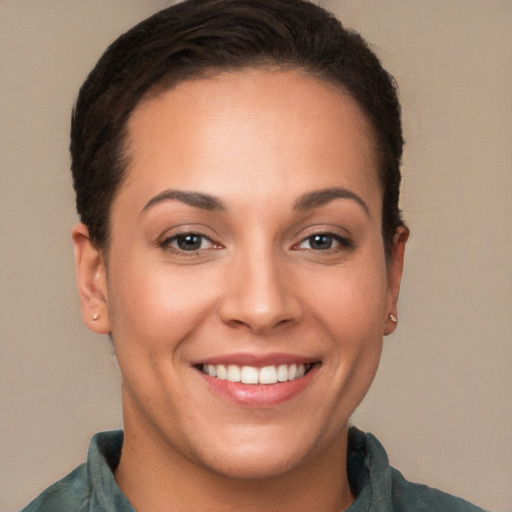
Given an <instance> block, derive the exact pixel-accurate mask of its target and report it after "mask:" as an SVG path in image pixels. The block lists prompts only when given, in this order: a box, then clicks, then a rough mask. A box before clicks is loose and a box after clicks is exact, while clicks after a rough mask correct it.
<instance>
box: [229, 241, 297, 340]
mask: <svg viewBox="0 0 512 512" xmlns="http://www.w3.org/2000/svg"><path fill="white" fill-rule="evenodd" d="M232 263H233V264H232V265H231V266H230V268H229V270H228V273H229V275H228V277H227V282H226V285H227V288H226V289H227V293H226V294H225V295H224V297H223V300H222V303H221V307H220V315H221V318H222V321H223V322H224V323H226V324H228V325H231V326H233V327H245V328H247V329H250V330H251V331H252V332H254V333H257V334H263V333H268V332H271V331H273V330H274V329H276V328H279V327H283V326H285V325H292V324H294V323H296V322H298V321H299V319H300V317H301V315H302V305H301V301H300V300H299V297H298V295H297V293H295V290H294V280H293V276H292V272H291V270H290V268H289V265H290V264H289V263H287V262H286V261H283V260H282V259H280V258H279V257H278V256H276V255H274V254H272V251H267V252H266V253H263V251H260V253H259V254H255V253H254V252H253V253H252V254H250V255H240V256H239V257H238V259H237V260H236V261H234V262H232Z"/></svg>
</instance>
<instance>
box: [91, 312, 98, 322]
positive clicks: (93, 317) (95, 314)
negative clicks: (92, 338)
mask: <svg viewBox="0 0 512 512" xmlns="http://www.w3.org/2000/svg"><path fill="white" fill-rule="evenodd" d="M99 317H100V315H98V313H94V315H92V317H91V318H92V320H93V321H94V322H95V321H96V320H98V318H99Z"/></svg>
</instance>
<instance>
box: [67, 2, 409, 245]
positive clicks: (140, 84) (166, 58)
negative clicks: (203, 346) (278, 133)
mask: <svg viewBox="0 0 512 512" xmlns="http://www.w3.org/2000/svg"><path fill="white" fill-rule="evenodd" d="M267 65H278V66H290V67H292V68H294V69H301V70H304V71H306V72H309V73H311V74H312V75H314V76H315V77H318V78H321V79H323V80H326V81H328V82H329V83H332V84H335V85H338V86H339V87H341V88H342V89H343V90H344V91H345V92H346V93H348V94H350V95H351V96H352V97H353V98H354V99H355V100H356V101H357V103H358V104H359V106H360V107H361V109H362V110H363V111H364V112H365V114H366V115H367V116H368V118H369V119H370V121H371V122H372V125H373V127H374V130H375V134H376V139H377V140H376V148H377V151H378V153H379V158H380V162H381V166H380V169H379V171H380V173H379V178H380V181H381V185H382V189H383V211H382V234H383V239H384V243H385V247H386V252H387V254H389V253H390V250H391V246H392V240H393V235H394V233H395V231H396V228H397V227H398V226H399V225H401V224H402V220H401V215H400V211H399V208H398V198H399V186H400V160H401V156H402V146H403V139H402V128H401V119H400V104H399V102H398V98H397V92H396V86H395V82H394V80H393V78H392V77H391V76H390V75H389V74H388V73H387V72H386V71H385V70H384V68H383V67H382V65H381V63H380V61H379V59H378V58H377V57H376V55H375V54H374V53H373V52H372V51H371V50H370V49H369V47H368V45H367V44H366V42H365V41H364V39H363V38H362V37H361V36H360V35H358V34H357V33H355V32H353V31H351V30H348V29H346V28H344V27H343V25H342V24H341V23H340V21H339V20H337V19H336V18H335V17H334V16H333V15H332V14H331V13H329V12H327V11H326V10H324V9H322V8H321V7H319V6H317V5H315V4H313V3H310V2H308V1H305V0H188V1H185V2H182V3H179V4H177V5H174V6H172V7H169V8H167V9H164V10H162V11H160V12H158V13H156V14H155V15H153V16H151V17H150V18H148V19H146V20H145V21H143V22H141V23H140V24H138V25H137V26H135V27H134V28H132V29H131V30H129V31H128V32H126V33H125V34H123V35H122V36H121V37H119V38H118V39H117V40H116V41H115V42H114V43H113V44H112V45H111V46H109V48H108V49H107V50H106V52H105V53H104V55H103V56H102V57H101V59H100V60H99V62H98V63H97V65H96V67H95V68H94V69H93V70H92V71H91V73H90V74H89V76H88V78H87V79H86V81H85V83H84V84H83V86H82V88H81V89H80V93H79V96H78V99H77V102H76V105H75V108H74V111H73V118H72V127H71V146H70V149H71V159H72V164H71V169H72V173H73V184H74V187H75V192H76V206H77V211H78V214H79V215H80V218H81V220H82V222H83V223H84V224H85V225H87V227H88V228H89V232H90V236H91V240H92V241H93V242H94V243H95V244H96V245H97V246H98V247H105V246H106V244H107V242H108V237H109V212H110V208H111V204H112V201H113V199H114V197H115V194H116V191H117V190H118V189H119V186H120V185H121V183H122V180H123V176H124V172H125V169H126V166H127V159H126V158H127V156H126V155H127V152H126V151H125V149H126V148H125V142H126V126H127V121H128V119H129V117H130V115H131V113H132V112H133V110H134V108H135V107H136V106H137V104H138V102H139V101H140V100H141V98H142V97H143V96H144V94H145V93H146V92H147V91H148V90H149V89H150V88H152V87H153V86H155V85H157V84H164V85H166V86H167V85H168V86H172V85H174V84H176V83H177V82H180V81H184V80H187V79H191V78H197V77H201V76H205V75H207V74H211V73H215V72H221V71H224V70H233V69H244V68H251V67H252V68H254V67H258V66H267Z"/></svg>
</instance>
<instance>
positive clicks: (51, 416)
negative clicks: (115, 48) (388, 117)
mask: <svg viewBox="0 0 512 512" xmlns="http://www.w3.org/2000/svg"><path fill="white" fill-rule="evenodd" d="M170 3H171V2H169V1H163V0H0V251H1V252H0V266H1V268H0V429H1V430H0V431H1V435H0V510H1V511H2V512H6V511H11V510H15V509H17V508H20V507H21V506H22V505H24V504H26V503H27V502H28V501H29V500H30V499H32V498H33V497H35V495H36V494H38V493H39V492H40V491H42V490H43V489H44V488H45V487H47V486H48V485H49V484H50V483H51V482H53V481H55V480H56V479H58V478H60V477H62V476H63V475H64V474H66V473H67V472H69V471H70V470H71V469H73V468H74V467H75V466H76V465H77V464H79V463H80V462H82V461H83V460H84V459H85V454H86V450H87V446H88V443H89V438H90V437H91V435H92V434H93V433H95V432H97V431H99V430H104V429H111V428H119V427H120V426H121V425H122V418H121V412H120V390H119V387H120V386H119V372H118V370H117V367H116V363H115V360H114V356H113V354H112V350H111V347H110V343H109V341H108V338H106V337H98V336H95V335H93V334H92V333H89V332H88V331H87V330H86V329H85V327H83V325H82V323H81V320H80V309H79V304H78V299H77V297H76V290H75V283H74V270H73V261H72V248H71V241H70V229H71V227H72V225H73V224H74V222H76V214H75V211H74V198H73V194H72V186H71V178H70V174H69V171H68V168H69V159H68V151H67V147H68V131H69V118H70V111H71V107H72V104H73V102H74V99H75V96H76V93H77V90H78V88H79V86H80V84H81V82H82V81H83V80H84V78H85V76H86V74H87V72H88V71H89V70H90V69H91V67H92V66H93V65H94V63H95V62H96V60H97V59H98V58H99V56H100V54H101V53H102V51H103V50H104V49H105V47H106V46H107V44H108V43H109V42H111V41H112V40H113V39H115V38H116V37H117V36H118V35H119V34H121V33H122V32H123V31H125V30H126V29H128V28H129V27H130V26H132V25H133V24H134V23H135V22H137V21H139V20H141V19H143V18H145V17H146V16H147V15H149V14H151V13H153V12H155V11H156V10H158V9H160V8H163V7H165V6H167V5H169V4H170ZM321 3H322V5H324V6H326V7H328V8H330V9H331V10H333V11H335V12H336V13H337V14H338V15H339V16H340V18H341V19H342V21H343V22H344V23H345V24H346V25H348V26H351V27H354V28H356V29H357V30H358V31H360V32H361V33H362V34H363V36H365V37H366V38H367V39H368V40H369V41H370V42H371V43H372V44H373V45H374V48H375V49H376V51H377V53H378V54H379V55H380V57H381V58H382V60H383V62H384V65H385V67H387V69H388V70H389V71H391V72H392V73H393V74H394V75H395V77H396V79H397V81H398V83H399V86H400V91H401V92H400V96H401V101H402V105H403V110H404V127H405V137H406V141H407V146H406V153H405V159H404V165H403V175H404V184H403V192H402V193H403V198H402V208H403V210H404V212H405V218H406V221H407V222H408V224H409V226H410V228H411V232H412V237H411V240H410V243H409V247H408V249H407V256H406V269H405V276H404V282H403V289H402V294H401V299H400V319H399V327H398V331H397V332H396V333H395V334H394V335H393V336H391V337H389V338H387V339H386V340H385V348H384V355H383V359H382V362H381V367H380V369H379V373H378V375H377V378H376V381H375V383H374V385H373V388H372V390H371V391H370V393H369V394H368V396H367V398H366V399H365V401H364V403H363V404H362V405H361V407H360V408H359V409H358V411H356V413H355V415H354V423H355V424H357V425H358V426H359V427H360V428H362V429H364V430H367V431H371V432H373V433H374V434H375V435H377V437H378V438H379V439H380V440H381V441H382V442H383V444H384V446H385V447H386V449H387V451H388V454H389V456H390V459H391V462H392V464H393V465H394V466H395V467H397V468H398V469H400V470H401V471H402V472H403V473H404V475H405V476H406V478H408V479H410V480H414V481H421V482H423V483H426V484H428V485H431V486H434V487H439V488H441V489H443V490H446V491H449V492H451V493H453V494H457V495H461V496H463V497H465V498H466V499H468V500H470V501H473V502H475V503H477V504H479V505H481V506H483V507H484V508H488V509H492V510H495V511H502V512H505V511H510V510H512V486H511V482H512V435H511V434H512V432H511V427H512V399H511V396H512V370H511V367H512V200H511V198H512V172H511V167H510V166H511V162H512V142H511V136H512V87H511V86H512V52H511V50H512V3H511V2H510V1H506V0H502V1H500V0H415V1H412V0H386V1H385V2H384V1H382V0H346V1H345V0H331V1H328V0H326V1H324V2H321ZM305 414H307V411H305Z"/></svg>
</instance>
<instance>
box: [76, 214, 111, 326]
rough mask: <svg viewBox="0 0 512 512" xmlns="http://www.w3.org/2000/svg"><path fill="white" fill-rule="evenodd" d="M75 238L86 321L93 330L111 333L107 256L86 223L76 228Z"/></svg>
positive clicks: (77, 272) (83, 312) (77, 277)
mask: <svg viewBox="0 0 512 512" xmlns="http://www.w3.org/2000/svg"><path fill="white" fill-rule="evenodd" d="M72 239H73V247H74V251H75V273H76V280H77V285H78V296H79V298H80V305H81V308H82V321H83V323H84V324H85V326H86V327H87V328H89V329H90V330H91V331H93V332H95V333H97V334H108V333H109V332H110V322H109V318H108V313H109V311H108V289H107V273H106V266H105V258H104V255H103V253H102V251H100V250H99V249H98V248H97V247H96V246H95V245H94V244H93V243H92V241H91V239H90V236H89V230H88V229H87V226H85V225H84V224H81V223H80V224H77V225H76V226H75V227H74V228H73V231H72Z"/></svg>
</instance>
